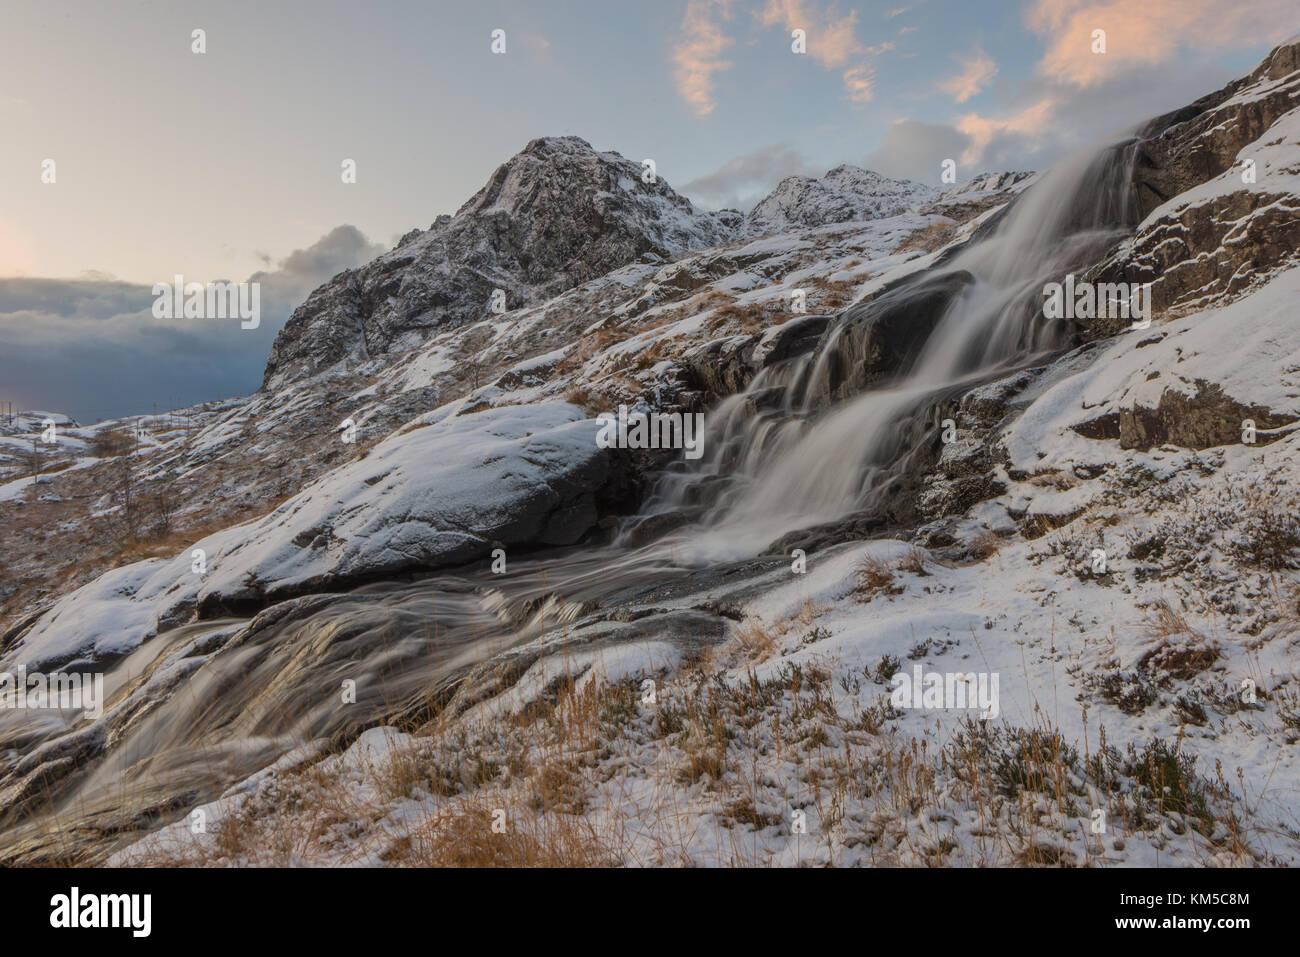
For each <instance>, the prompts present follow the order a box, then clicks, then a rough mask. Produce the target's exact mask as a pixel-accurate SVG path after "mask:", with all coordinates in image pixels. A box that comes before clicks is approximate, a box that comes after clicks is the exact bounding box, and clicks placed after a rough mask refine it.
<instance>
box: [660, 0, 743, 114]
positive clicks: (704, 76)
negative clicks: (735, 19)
mask: <svg viewBox="0 0 1300 957" xmlns="http://www.w3.org/2000/svg"><path fill="white" fill-rule="evenodd" d="M730 6H731V0H690V2H689V3H688V4H687V5H686V15H685V16H684V17H683V18H682V39H681V42H679V43H678V45H677V47H676V49H675V50H674V51H673V62H674V64H675V70H674V74H673V75H674V78H675V79H676V81H677V91H678V92H679V93H680V94H681V95H682V98H683V99H684V100H686V102H687V103H688V104H689V105H690V107H691V109H692V110H694V111H695V114H696V115H697V116H707V115H708V114H710V113H712V112H713V109H714V106H715V104H714V101H713V75H714V74H715V73H719V72H721V71H723V70H729V69H730V68H731V61H730V60H725V59H723V56H722V54H723V53H724V52H725V51H726V49H727V47H729V46H731V44H732V39H731V38H730V37H728V36H727V35H726V34H725V33H724V32H723V30H722V25H721V23H720V22H719V21H720V20H726V19H730V17H731V10H730Z"/></svg>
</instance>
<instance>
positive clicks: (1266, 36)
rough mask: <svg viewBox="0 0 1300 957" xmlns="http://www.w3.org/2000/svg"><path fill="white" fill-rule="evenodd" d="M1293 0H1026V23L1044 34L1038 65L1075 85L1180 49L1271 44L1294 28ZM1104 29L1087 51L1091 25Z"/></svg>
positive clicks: (1166, 56) (1167, 56)
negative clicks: (1244, 0) (1099, 42)
mask: <svg viewBox="0 0 1300 957" xmlns="http://www.w3.org/2000/svg"><path fill="white" fill-rule="evenodd" d="M1295 13H1296V6H1295V0H1253V2H1251V3H1249V4H1245V5H1243V4H1241V3H1239V2H1237V0H1141V2H1134V0H1095V2H1084V3H1079V2H1078V0H1032V2H1031V3H1030V5H1029V6H1028V7H1027V8H1026V11H1025V23H1026V24H1027V25H1028V27H1029V28H1030V29H1031V30H1033V31H1034V32H1035V33H1038V34H1039V35H1040V36H1042V37H1044V38H1045V39H1046V40H1047V49H1046V51H1045V52H1044V54H1043V58H1042V59H1041V60H1040V61H1039V64H1038V70H1039V72H1040V73H1042V74H1043V75H1045V76H1052V77H1056V78H1058V79H1060V80H1063V81H1065V82H1067V83H1070V84H1072V85H1075V86H1080V87H1085V86H1092V85H1094V84H1097V83H1101V82H1102V81H1104V80H1107V79H1110V78H1112V77H1114V76H1115V75H1116V74H1117V73H1118V72H1120V71H1122V70H1125V69H1130V68H1133V67H1139V66H1152V65H1155V64H1159V63H1163V62H1165V61H1167V60H1169V59H1171V58H1172V57H1174V56H1175V55H1177V53H1178V52H1179V51H1180V50H1182V49H1188V50H1205V51H1218V50H1226V49H1232V48H1235V47H1246V46H1253V45H1255V44H1259V43H1276V42H1279V41H1281V40H1283V39H1285V38H1286V37H1287V36H1288V35H1289V34H1290V33H1292V32H1294V30H1295ZM1095 30H1104V31H1105V33H1106V52H1105V53H1094V52H1093V50H1092V48H1093V31H1095Z"/></svg>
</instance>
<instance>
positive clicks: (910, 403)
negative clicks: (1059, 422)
mask: <svg viewBox="0 0 1300 957" xmlns="http://www.w3.org/2000/svg"><path fill="white" fill-rule="evenodd" d="M1129 172H1130V170H1129V168H1128V166H1127V161H1123V162H1115V161H1114V160H1113V159H1112V157H1111V156H1109V155H1108V154H1106V153H1102V154H1098V153H1095V152H1091V151H1089V152H1081V153H1077V154H1075V155H1072V156H1070V157H1068V158H1067V159H1066V160H1065V161H1063V162H1062V163H1061V164H1060V165H1058V166H1057V167H1055V168H1054V169H1053V170H1052V171H1051V172H1049V173H1048V174H1046V175H1045V176H1044V177H1042V179H1041V180H1040V181H1039V182H1038V183H1037V184H1035V185H1034V186H1033V187H1032V188H1030V189H1029V190H1028V192H1027V193H1026V194H1025V195H1024V196H1023V197H1021V199H1020V200H1019V201H1018V202H1017V203H1016V204H1015V205H1014V206H1013V208H1012V209H1011V210H1009V211H1008V213H1007V215H1006V216H1005V217H1004V218H1003V219H1002V221H1001V222H1000V223H999V224H998V226H997V228H996V230H995V231H994V233H993V234H992V235H990V236H989V237H987V238H985V239H983V240H981V241H977V242H972V243H970V244H968V245H967V247H966V248H964V249H963V250H962V251H961V252H960V253H959V254H957V255H956V256H954V257H953V258H952V259H951V260H950V261H949V262H948V263H947V264H945V265H944V266H942V267H939V268H937V269H930V270H926V271H925V280H926V285H925V286H924V287H922V288H933V287H932V286H931V285H930V283H932V282H934V281H936V280H940V279H942V278H944V277H946V276H955V275H957V274H959V273H969V274H970V275H971V276H973V282H971V283H970V284H969V285H968V286H967V287H966V288H965V289H964V290H963V291H962V292H961V293H960V294H959V295H958V296H956V298H955V299H954V300H953V301H952V303H951V304H950V305H949V306H948V308H947V310H946V312H945V313H944V315H943V317H942V319H941V320H940V321H939V323H938V324H937V325H936V327H935V328H934V330H933V331H932V333H931V334H930V336H929V338H928V339H927V340H926V343H925V346H924V347H923V349H922V351H921V353H920V355H919V357H918V358H917V360H916V361H915V363H914V365H913V367H912V368H911V369H910V370H903V371H904V372H905V374H904V375H903V376H902V377H901V378H899V379H897V380H895V381H894V382H892V383H891V384H890V385H889V386H888V387H885V388H879V389H875V390H872V391H868V392H865V393H863V394H861V395H859V396H857V397H855V398H852V399H850V400H848V401H847V402H845V403H843V404H842V405H841V406H840V407H839V408H837V409H835V410H833V411H831V412H830V413H828V414H824V415H822V416H820V417H812V416H810V415H809V413H810V412H811V411H812V410H811V408H810V390H805V394H804V395H803V396H802V397H801V396H797V395H788V396H787V399H786V408H787V411H797V412H799V413H801V414H797V415H793V416H788V417H786V418H784V419H782V420H779V421H778V420H773V419H772V418H771V417H765V416H756V417H747V416H745V415H744V414H743V412H742V409H743V406H744V402H745V398H746V396H738V397H732V398H730V399H728V400H727V401H726V402H725V403H723V404H722V405H721V406H720V408H719V409H718V410H717V412H716V413H715V415H714V421H715V422H721V423H722V424H721V427H720V428H718V429H716V430H714V431H713V433H712V434H710V435H709V437H708V439H707V441H706V447H707V448H709V449H711V450H712V453H713V454H712V456H711V458H710V459H709V460H708V461H707V463H706V465H705V470H706V471H711V472H712V473H713V474H725V473H726V472H727V471H728V470H729V469H734V474H735V475H736V478H737V481H736V483H735V485H734V487H732V488H731V489H729V490H728V491H727V492H726V493H725V494H724V495H723V497H722V498H721V499H720V501H719V503H718V507H717V509H716V510H715V512H714V514H713V515H711V516H710V517H709V518H708V519H706V520H705V521H704V523H702V525H701V527H698V528H694V529H691V530H689V531H686V532H684V533H680V534H677V535H674V536H672V537H671V541H672V543H673V545H674V547H676V548H677V549H679V550H681V551H682V552H683V553H684V554H685V555H686V557H687V560H688V561H695V562H709V561H721V560H729V559H738V558H742V557H745V556H749V555H754V554H756V553H759V552H760V551H761V550H762V549H763V548H764V547H765V546H767V545H769V544H770V543H771V542H773V541H775V540H776V539H778V538H780V537H781V536H782V535H784V534H786V533H788V532H792V531H796V530H798V529H803V528H808V527H811V526H814V525H818V524H821V523H825V522H829V521H832V520H835V519H838V518H842V517H844V516H846V515H849V514H851V513H853V512H855V511H857V510H860V509H861V508H862V507H863V506H864V504H865V502H866V500H867V498H868V496H869V493H870V492H871V490H872V488H873V487H874V486H875V484H876V482H877V479H878V478H879V476H880V475H881V474H882V472H883V471H884V469H885V468H886V467H887V466H888V465H889V464H890V463H891V462H892V461H893V460H894V459H896V457H897V455H898V454H899V452H900V451H901V446H902V444H903V443H904V442H905V441H906V434H905V428H904V427H905V426H906V425H907V424H908V423H909V422H910V421H911V420H912V418H913V417H914V415H915V414H916V413H917V411H918V409H920V408H921V407H922V406H923V405H924V403H925V402H926V400H927V399H928V398H929V397H932V396H935V395H936V394H941V393H945V392H951V391H952V390H954V389H955V388H956V387H958V386H961V385H963V384H967V383H969V384H974V383H976V382H979V381H984V380H987V379H988V378H989V377H990V376H991V375H992V374H994V373H996V372H997V371H998V370H1008V371H1009V370H1011V369H1014V368H1017V367H1023V366H1025V365H1026V364H1029V363H1030V362H1032V361H1033V360H1034V359H1036V358H1041V357H1043V356H1046V355H1048V354H1050V353H1051V352H1053V351H1055V350H1058V349H1059V348H1060V347H1061V345H1062V339H1063V333H1064V332H1065V330H1064V329H1063V328H1060V327H1056V326H1054V325H1053V324H1052V323H1050V322H1049V321H1047V320H1044V319H1043V317H1042V315H1041V308H1039V307H1041V303H1042V289H1043V285H1044V284H1045V283H1046V282H1050V281H1059V280H1060V279H1061V278H1062V276H1063V275H1064V273H1065V272H1066V271H1068V270H1070V269H1073V268H1076V267H1077V266H1079V265H1080V264H1081V263H1086V262H1088V261H1090V257H1092V256H1095V254H1096V252H1097V251H1098V250H1099V249H1101V248H1104V247H1105V246H1106V245H1108V244H1109V242H1110V241H1111V240H1113V239H1114V238H1115V236H1116V234H1117V229H1116V227H1117V226H1118V225H1120V224H1122V223H1123V222H1124V219H1125V209H1124V204H1123V201H1122V197H1121V198H1120V199H1118V200H1117V198H1116V193H1117V192H1118V191H1117V190H1116V189H1114V187H1113V185H1112V184H1113V182H1115V181H1116V180H1118V182H1120V183H1127V182H1128V178H1129ZM1089 192H1091V193H1092V195H1093V197H1095V198H1093V199H1092V200H1091V201H1089V200H1088V199H1087V198H1086V197H1087V196H1088V194H1089ZM837 340H838V331H833V332H832V333H831V334H830V336H828V337H827V339H826V340H825V342H824V343H823V345H822V347H821V349H820V350H819V351H818V352H817V353H814V354H813V355H811V356H809V357H807V358H806V359H804V360H802V361H801V366H809V365H811V367H812V374H811V376H810V380H811V382H812V383H814V384H815V383H817V382H819V381H821V378H822V377H823V376H824V374H825V372H824V369H825V366H826V359H827V357H828V356H829V355H830V354H831V353H833V352H834V350H835V349H837V348H838V345H839V343H838V341H837ZM799 371H802V369H800V370H799ZM794 378H795V379H796V380H797V379H798V378H799V376H798V372H796V374H795V376H794ZM770 384H771V383H770V381H768V380H767V379H765V378H764V377H762V376H760V377H758V378H757V379H756V380H755V382H754V383H753V384H752V385H751V387H750V389H749V390H747V394H750V395H752V394H754V393H755V392H756V391H759V390H761V389H763V388H766V387H768V386H769V385H770ZM790 391H791V392H793V391H794V390H790ZM737 448H739V450H740V451H739V454H736V449H737ZM686 487H687V484H686V483H685V482H682V481H681V480H680V479H677V480H675V481H674V482H673V483H672V484H671V485H670V486H669V488H668V489H667V492H666V494H665V495H664V496H663V497H662V498H663V501H661V502H660V503H658V508H660V509H665V510H668V509H672V508H674V507H680V505H681V500H680V494H681V491H682V490H683V489H684V488H686Z"/></svg>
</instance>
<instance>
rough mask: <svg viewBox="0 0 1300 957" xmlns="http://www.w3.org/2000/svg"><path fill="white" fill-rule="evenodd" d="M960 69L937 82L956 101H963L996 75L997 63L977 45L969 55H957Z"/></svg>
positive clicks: (977, 91)
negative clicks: (951, 75) (954, 74)
mask: <svg viewBox="0 0 1300 957" xmlns="http://www.w3.org/2000/svg"><path fill="white" fill-rule="evenodd" d="M957 62H959V63H960V64H961V65H962V70H961V72H960V73H958V74H957V75H956V76H953V77H949V78H948V79H946V80H944V81H942V82H941V83H940V84H939V89H941V90H943V91H944V92H945V93H948V94H950V95H951V96H952V97H953V98H954V99H955V100H956V101H957V102H958V103H965V102H966V101H967V100H969V99H970V98H971V97H972V96H974V95H975V94H977V93H979V91H980V90H982V89H984V87H985V86H987V85H988V83H989V81H990V80H992V79H993V77H995V76H996V75H997V72H998V65H997V63H996V62H994V60H993V58H992V57H990V56H989V55H988V54H987V53H985V52H984V51H983V50H982V49H980V48H979V47H976V48H975V52H974V53H973V54H971V55H970V56H969V57H959V58H958V61H957Z"/></svg>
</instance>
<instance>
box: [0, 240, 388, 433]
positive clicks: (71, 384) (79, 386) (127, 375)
mask: <svg viewBox="0 0 1300 957" xmlns="http://www.w3.org/2000/svg"><path fill="white" fill-rule="evenodd" d="M384 248H385V247H383V246H380V245H377V244H374V243H371V242H369V241H368V240H367V239H366V237H365V236H364V235H363V234H362V233H361V231H360V230H358V229H357V228H356V227H355V226H339V227H337V228H335V229H334V230H332V231H331V232H329V233H328V234H326V235H325V236H323V237H322V238H321V239H320V240H318V241H317V242H315V243H313V244H312V245H311V246H309V247H307V248H306V249H299V250H295V251H294V252H292V253H291V254H289V255H288V256H287V257H285V259H284V260H283V261H281V262H280V264H279V266H278V267H277V268H276V269H274V270H269V271H268V270H259V271H258V272H255V273H254V274H253V275H251V276H249V277H248V280H247V281H249V282H258V283H260V284H261V323H260V325H259V326H258V328H256V329H241V328H240V326H239V322H238V321H226V320H211V319H156V318H154V316H153V313H152V307H153V301H154V296H153V291H152V288H151V287H150V286H145V285H137V284H134V283H125V282H104V281H96V280H89V279H30V278H15V279H0V342H3V343H4V346H5V347H4V349H3V351H2V352H0V401H12V402H14V403H15V405H22V406H24V407H28V408H40V409H44V410H48V411H56V412H66V413H68V414H70V415H72V416H73V417H74V418H76V419H78V420H79V421H82V422H92V421H96V420H99V419H104V418H115V417H118V416H122V415H128V414H131V413H136V412H148V411H152V409H153V408H154V405H155V403H156V404H157V406H158V408H160V409H161V408H163V407H165V406H166V405H167V403H168V402H169V400H173V399H174V400H175V401H176V402H177V403H178V404H179V405H189V404H193V403H195V402H201V401H204V400H208V399H219V398H226V397H228V396H233V395H242V394H246V393H249V392H252V391H253V390H255V389H256V388H257V387H258V386H259V385H260V384H261V380H262V369H263V367H264V366H265V364H266V356H267V353H268V352H269V351H270V348H271V343H272V342H273V341H274V339H275V334H276V332H278V331H279V329H280V327H281V326H283V325H284V323H285V321H286V320H287V319H288V318H289V314H290V313H291V312H292V311H293V310H294V308H295V307H296V306H297V305H298V304H299V303H300V302H302V301H303V300H304V299H305V298H306V297H307V295H308V294H309V293H310V292H311V291H312V290H313V289H315V288H316V287H317V286H319V285H321V284H322V283H323V282H325V281H326V280H328V279H329V278H330V277H331V276H333V275H335V274H336V273H338V272H341V271H342V270H344V269H350V268H352V267H355V266H358V265H361V264H363V263H365V262H368V261H369V260H371V259H373V258H374V257H375V256H376V255H378V254H379V253H381V252H383V251H384ZM164 278H166V279H168V280H170V278H171V277H164ZM214 281H216V280H215V279H214Z"/></svg>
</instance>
